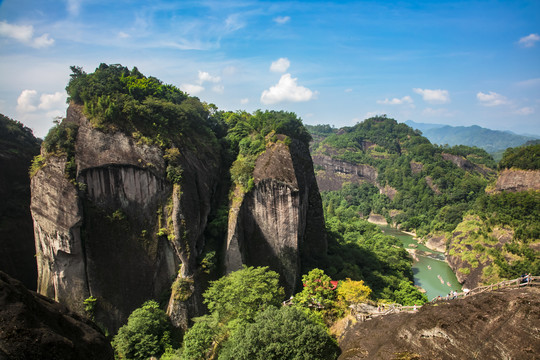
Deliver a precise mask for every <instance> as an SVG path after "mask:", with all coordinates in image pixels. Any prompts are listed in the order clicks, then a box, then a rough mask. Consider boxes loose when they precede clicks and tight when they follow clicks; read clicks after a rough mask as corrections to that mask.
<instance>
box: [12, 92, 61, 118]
mask: <svg viewBox="0 0 540 360" xmlns="http://www.w3.org/2000/svg"><path fill="white" fill-rule="evenodd" d="M65 103H66V95H65V94H64V93H62V92H59V91H57V92H55V93H54V94H46V93H45V94H41V96H40V97H39V98H38V92H37V91H36V90H28V89H27V90H23V91H22V92H21V94H20V95H19V97H18V98H17V111H18V112H20V113H29V112H34V111H37V110H38V109H39V110H48V111H52V112H54V113H56V112H58V111H59V109H63V108H64V107H65Z"/></svg>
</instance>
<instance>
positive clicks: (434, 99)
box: [413, 88, 450, 104]
mask: <svg viewBox="0 0 540 360" xmlns="http://www.w3.org/2000/svg"><path fill="white" fill-rule="evenodd" d="M413 91H414V92H415V93H417V94H419V95H422V98H423V99H424V101H425V102H428V103H430V104H445V103H448V102H450V94H449V93H448V90H441V89H437V90H431V89H419V88H414V89H413Z"/></svg>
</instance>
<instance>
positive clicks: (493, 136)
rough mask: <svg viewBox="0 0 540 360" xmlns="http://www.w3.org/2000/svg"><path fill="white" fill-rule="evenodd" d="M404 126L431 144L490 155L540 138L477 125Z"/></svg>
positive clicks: (407, 122) (414, 124) (408, 123)
mask: <svg viewBox="0 0 540 360" xmlns="http://www.w3.org/2000/svg"><path fill="white" fill-rule="evenodd" d="M405 124H407V125H409V126H410V127H412V128H414V129H418V130H420V131H421V132H422V135H424V136H425V137H427V138H428V139H429V141H431V142H432V143H433V144H439V145H444V144H448V145H450V146H454V145H468V146H477V147H479V148H482V149H485V150H486V151H487V152H489V153H492V154H493V153H497V152H501V151H504V150H505V149H506V148H509V147H516V146H520V145H523V144H525V143H526V142H527V141H530V140H536V139H539V138H540V136H537V135H518V134H515V133H513V132H511V131H500V130H491V129H487V128H483V127H480V126H478V125H472V126H450V125H444V124H426V123H417V122H414V121H412V120H407V121H405Z"/></svg>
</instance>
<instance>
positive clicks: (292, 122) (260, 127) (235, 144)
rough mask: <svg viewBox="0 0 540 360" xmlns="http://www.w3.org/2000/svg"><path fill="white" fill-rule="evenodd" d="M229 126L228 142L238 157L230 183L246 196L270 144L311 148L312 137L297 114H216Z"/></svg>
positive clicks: (283, 112)
mask: <svg viewBox="0 0 540 360" xmlns="http://www.w3.org/2000/svg"><path fill="white" fill-rule="evenodd" d="M217 115H218V116H219V117H220V121H222V122H223V123H225V124H226V126H227V129H228V130H227V137H226V138H227V140H228V141H229V145H230V149H231V152H232V153H234V154H237V155H236V159H235V161H234V162H233V163H232V166H231V170H230V172H231V179H232V181H233V183H234V184H236V185H239V186H241V187H242V189H243V190H244V192H247V191H249V190H250V189H251V188H252V187H253V185H254V184H253V169H254V167H255V160H256V159H257V157H258V155H260V154H261V153H262V152H264V151H265V150H266V147H267V146H268V145H269V144H271V143H276V142H282V143H285V144H287V145H290V143H291V139H296V140H298V141H301V142H303V143H304V144H305V145H306V146H308V144H309V141H310V140H311V135H310V134H309V133H308V132H307V130H306V128H305V127H304V126H303V125H302V121H301V120H300V119H299V118H298V117H297V116H296V115H295V114H294V113H290V112H285V111H264V112H263V111H260V110H257V111H256V112H255V113H254V114H253V115H251V114H248V113H246V112H244V111H239V112H226V113H219V112H218V114H217Z"/></svg>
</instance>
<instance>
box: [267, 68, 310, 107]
mask: <svg viewBox="0 0 540 360" xmlns="http://www.w3.org/2000/svg"><path fill="white" fill-rule="evenodd" d="M297 80H298V79H297V78H292V77H291V74H283V75H282V76H281V79H279V82H278V83H277V84H276V85H274V86H271V87H270V89H268V90H264V91H263V93H262V95H261V102H262V103H263V104H267V105H268V104H276V103H279V102H282V101H291V102H301V101H309V100H311V99H313V97H314V96H315V94H316V93H315V92H313V91H311V90H310V89H308V88H306V87H303V86H299V85H298V84H297V83H296V82H297Z"/></svg>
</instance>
